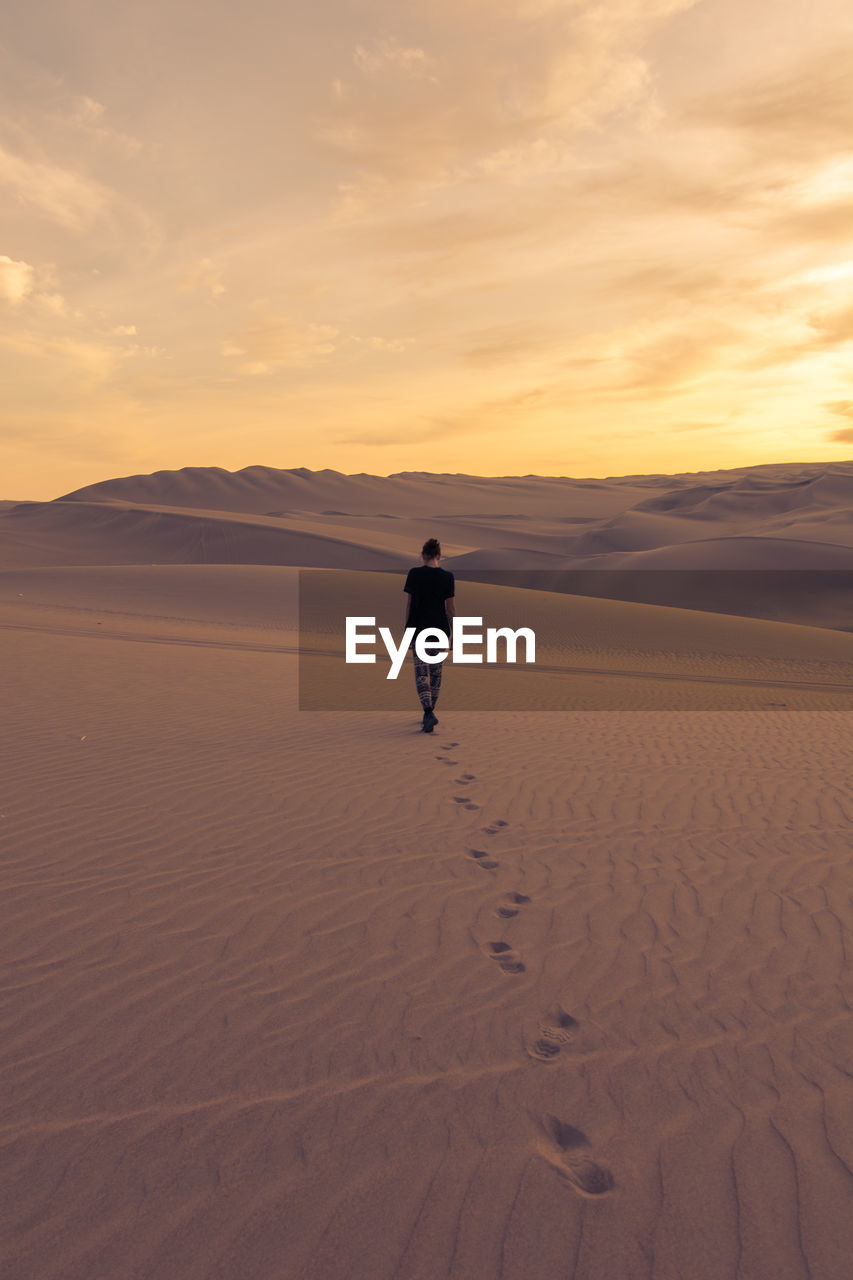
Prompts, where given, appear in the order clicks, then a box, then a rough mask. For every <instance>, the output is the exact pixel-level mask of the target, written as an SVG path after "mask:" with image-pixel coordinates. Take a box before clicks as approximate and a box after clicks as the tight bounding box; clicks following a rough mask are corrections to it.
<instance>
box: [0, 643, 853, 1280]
mask: <svg viewBox="0 0 853 1280" xmlns="http://www.w3.org/2000/svg"><path fill="white" fill-rule="evenodd" d="M0 650H2V652H0V662H2V667H1V668H0V669H2V671H3V672H4V679H3V683H4V689H3V705H4V715H3V730H2V747H0V765H2V784H0V786H2V790H0V840H2V847H3V858H2V878H3V884H2V894H0V911H2V922H0V943H1V944H2V961H3V969H2V973H3V981H2V1000H1V1001H0V1063H2V1081H3V1091H2V1116H0V1123H1V1124H2V1128H0V1145H2V1181H3V1186H2V1194H0V1205H2V1208H0V1213H1V1214H2V1226H3V1229H2V1232H0V1271H2V1274H3V1275H4V1276H8V1277H10V1278H11V1277H14V1280H172V1278H174V1280H237V1278H238V1277H239V1280H279V1278H280V1280H297V1278H298V1280H362V1278H364V1280H443V1278H445V1277H447V1278H448V1280H556V1278H558V1277H560V1278H562V1277H565V1278H567V1280H568V1278H571V1277H575V1278H577V1280H604V1278H605V1277H607V1278H611V1277H612V1278H613V1280H806V1278H810V1280H843V1278H845V1277H847V1276H849V1274H850V1259H851V1257H853V1174H851V1169H853V1126H851V1114H853V1108H851V1077H853V1032H851V1026H853V1024H851V1016H850V1014H851V996H852V995H853V992H851V956H853V945H852V944H851V933H850V928H851V901H852V900H853V899H852V898H851V891H853V856H851V819H852V818H853V800H851V789H850V781H849V780H850V777H851V768H852V767H853V758H851V757H853V748H852V747H851V742H852V741H853V740H851V721H850V716H849V715H848V714H846V713H844V712H839V711H815V712H799V713H795V712H790V711H784V710H767V711H758V710H756V711H751V712H743V713H740V712H698V711H685V712H680V713H665V712H644V713H638V712H607V713H597V712H583V713H576V714H572V713H541V712H540V713H532V712H530V713H522V712H516V713H505V714H500V713H485V712H484V713H466V714H461V713H454V712H452V711H447V712H444V713H443V714H442V709H441V708H439V714H440V716H441V720H440V724H439V727H438V728H437V729H436V731H435V733H434V734H433V735H431V736H428V735H424V734H421V733H418V732H417V727H418V726H417V723H416V720H417V717H415V716H411V715H408V714H406V713H399V712H393V713H377V714H375V715H358V714H355V713H350V714H340V713H333V712H328V713H322V712H320V713H313V714H304V713H303V714H301V715H300V714H298V713H297V712H296V710H295V706H294V695H293V689H294V683H295V658H293V657H292V656H287V655H282V654H277V653H274V652H268V651H264V649H263V646H262V645H259V647H258V648H257V649H256V650H252V651H249V650H246V651H241V650H239V649H236V648H225V647H223V648H219V647H217V646H216V645H215V644H207V645H204V646H197V647H193V645H192V644H188V643H185V644H180V645H164V644H147V643H144V642H134V643H128V642H127V641H123V640H121V639H112V638H92V637H87V636H82V635H63V634H59V633H57V634H51V633H50V632H49V631H45V630H43V629H42V630H40V631H32V632H23V631H20V630H5V631H3V630H0Z"/></svg>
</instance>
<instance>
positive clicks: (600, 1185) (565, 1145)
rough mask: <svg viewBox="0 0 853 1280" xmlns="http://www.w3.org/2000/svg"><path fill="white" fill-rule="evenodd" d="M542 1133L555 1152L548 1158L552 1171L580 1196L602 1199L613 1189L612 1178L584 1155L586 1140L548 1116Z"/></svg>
mask: <svg viewBox="0 0 853 1280" xmlns="http://www.w3.org/2000/svg"><path fill="white" fill-rule="evenodd" d="M545 1131H546V1133H547V1134H548V1136H549V1138H550V1139H551V1141H552V1143H553V1144H554V1147H555V1148H556V1150H553V1149H552V1154H551V1155H550V1156H549V1159H550V1161H551V1163H552V1164H553V1166H554V1168H555V1169H556V1170H557V1171H558V1172H559V1173H560V1174H561V1175H562V1176H563V1177H564V1178H565V1179H566V1181H567V1182H569V1183H571V1185H572V1187H573V1188H574V1190H575V1191H578V1192H579V1193H580V1194H581V1195H584V1196H603V1195H606V1194H607V1192H608V1191H612V1190H613V1187H614V1186H615V1181H614V1178H613V1174H612V1173H611V1172H610V1170H609V1169H605V1167H604V1165H600V1164H598V1163H597V1162H596V1161H595V1160H592V1159H590V1157H589V1156H588V1155H586V1154H581V1153H585V1151H586V1149H587V1148H588V1147H589V1145H590V1142H589V1138H588V1137H587V1136H586V1134H585V1133H582V1132H581V1130H580V1129H576V1128H575V1126H574V1125H572V1124H566V1123H565V1122H564V1121H562V1120H559V1119H558V1118H557V1116H548V1119H547V1120H546V1122H545Z"/></svg>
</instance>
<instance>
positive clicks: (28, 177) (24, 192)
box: [0, 145, 112, 231]
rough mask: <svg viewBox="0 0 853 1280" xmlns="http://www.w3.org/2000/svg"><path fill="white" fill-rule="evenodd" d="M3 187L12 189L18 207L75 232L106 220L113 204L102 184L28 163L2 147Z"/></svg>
mask: <svg viewBox="0 0 853 1280" xmlns="http://www.w3.org/2000/svg"><path fill="white" fill-rule="evenodd" d="M0 186H5V187H7V188H9V190H11V192H12V194H13V195H14V197H15V199H16V200H17V202H18V203H19V204H21V205H24V206H26V207H28V208H31V209H34V210H36V212H38V213H41V214H43V215H44V216H45V217H46V218H48V219H50V221H52V222H55V223H58V224H59V225H60V226H62V227H66V228H68V229H69V230H72V231H80V230H82V229H84V228H87V227H90V226H91V225H92V224H93V223H95V222H97V221H98V220H99V219H101V218H105V217H106V216H107V214H108V213H109V211H110V206H111V203H112V197H111V194H110V192H109V191H108V190H107V188H106V187H104V186H103V185H102V184H101V183H99V182H96V181H93V180H92V179H90V178H86V177H84V176H82V175H81V174H78V173H73V172H71V170H69V169H63V168H61V167H60V166H59V165H53V164H45V163H41V162H39V161H33V160H27V159H26V158H25V157H23V156H20V155H14V154H13V153H12V152H11V151H8V150H7V149H6V148H5V147H3V146H2V145H0Z"/></svg>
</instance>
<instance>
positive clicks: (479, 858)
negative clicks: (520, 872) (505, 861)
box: [468, 849, 501, 871]
mask: <svg viewBox="0 0 853 1280" xmlns="http://www.w3.org/2000/svg"><path fill="white" fill-rule="evenodd" d="M468 857H469V858H474V859H475V860H476V862H477V865H478V866H480V867H484V868H485V870H486V871H494V869H495V867H499V866H500V865H501V864H500V863H499V862H495V861H494V859H493V858H490V857H489V855H488V854H487V853H486V850H485V849H469V850H468Z"/></svg>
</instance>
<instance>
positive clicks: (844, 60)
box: [694, 45, 850, 161]
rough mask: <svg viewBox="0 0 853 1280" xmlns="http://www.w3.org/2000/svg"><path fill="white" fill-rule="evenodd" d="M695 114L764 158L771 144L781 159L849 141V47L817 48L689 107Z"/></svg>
mask: <svg viewBox="0 0 853 1280" xmlns="http://www.w3.org/2000/svg"><path fill="white" fill-rule="evenodd" d="M694 110H695V113H696V114H697V115H698V116H702V117H705V118H706V119H707V118H711V119H713V120H714V121H716V122H717V123H718V124H724V125H726V126H727V127H728V128H733V129H736V130H738V131H739V132H740V133H741V134H743V135H745V136H746V137H747V138H748V139H752V140H754V143H755V145H756V147H760V148H761V150H762V152H763V153H764V155H765V157H766V155H767V151H768V148H773V149H774V150H775V151H777V152H778V153H779V154H781V155H783V156H784V157H785V159H786V160H787V161H791V160H793V159H797V158H799V159H803V158H813V157H815V156H816V155H823V154H825V153H827V152H830V153H833V152H846V151H848V150H849V145H850V50H849V48H845V47H843V45H842V47H835V48H833V49H822V50H820V51H819V52H816V53H813V54H811V55H810V56H809V57H808V58H807V59H806V60H804V59H803V58H802V57H799V56H798V57H797V58H796V61H792V63H791V64H790V65H789V67H788V68H786V69H785V70H784V71H779V72H777V73H776V74H775V75H773V76H772V77H768V78H766V79H764V80H763V81H758V82H757V83H756V82H754V81H753V83H751V84H747V85H744V86H743V87H742V88H740V89H739V90H737V91H735V92H732V93H727V95H726V96H725V98H722V97H715V98H713V99H710V100H708V101H706V102H705V103H704V104H702V105H697V107H696V108H694Z"/></svg>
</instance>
